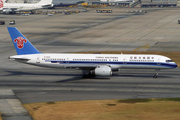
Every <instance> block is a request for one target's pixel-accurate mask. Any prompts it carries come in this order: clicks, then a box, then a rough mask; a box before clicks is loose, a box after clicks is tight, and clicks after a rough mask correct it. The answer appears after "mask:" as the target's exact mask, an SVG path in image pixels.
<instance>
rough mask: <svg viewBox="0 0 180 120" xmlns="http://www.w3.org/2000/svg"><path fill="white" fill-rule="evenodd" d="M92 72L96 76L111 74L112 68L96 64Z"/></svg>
mask: <svg viewBox="0 0 180 120" xmlns="http://www.w3.org/2000/svg"><path fill="white" fill-rule="evenodd" d="M94 74H95V75H98V76H111V75H112V70H111V67H109V66H107V65H98V66H97V67H96V68H95V70H94Z"/></svg>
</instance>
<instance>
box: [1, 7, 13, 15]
mask: <svg viewBox="0 0 180 120" xmlns="http://www.w3.org/2000/svg"><path fill="white" fill-rule="evenodd" d="M13 13H14V12H13V11H12V10H11V9H10V8H7V9H3V14H13Z"/></svg>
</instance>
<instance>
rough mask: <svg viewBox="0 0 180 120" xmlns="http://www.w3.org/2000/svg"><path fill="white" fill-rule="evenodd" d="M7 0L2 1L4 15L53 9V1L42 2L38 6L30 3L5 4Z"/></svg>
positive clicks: (1, 6) (1, 8)
mask: <svg viewBox="0 0 180 120" xmlns="http://www.w3.org/2000/svg"><path fill="white" fill-rule="evenodd" d="M5 1H6V0H0V11H3V13H6V14H9V13H15V12H19V11H33V10H37V9H42V8H49V7H53V4H52V0H41V1H40V2H39V3H36V4H28V3H5Z"/></svg>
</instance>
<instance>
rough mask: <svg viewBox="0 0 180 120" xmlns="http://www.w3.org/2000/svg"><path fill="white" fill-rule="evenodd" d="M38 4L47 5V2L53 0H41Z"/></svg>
mask: <svg viewBox="0 0 180 120" xmlns="http://www.w3.org/2000/svg"><path fill="white" fill-rule="evenodd" d="M37 4H42V5H46V4H52V0H41V1H40V2H39V3H37Z"/></svg>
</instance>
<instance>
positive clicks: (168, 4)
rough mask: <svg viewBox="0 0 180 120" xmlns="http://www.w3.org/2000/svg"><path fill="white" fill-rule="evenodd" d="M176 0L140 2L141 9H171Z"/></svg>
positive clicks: (175, 4) (145, 0) (142, 0)
mask: <svg viewBox="0 0 180 120" xmlns="http://www.w3.org/2000/svg"><path fill="white" fill-rule="evenodd" d="M173 6H177V0H141V7H173Z"/></svg>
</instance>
